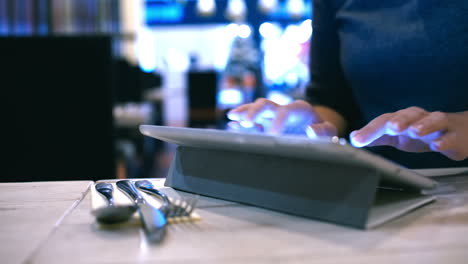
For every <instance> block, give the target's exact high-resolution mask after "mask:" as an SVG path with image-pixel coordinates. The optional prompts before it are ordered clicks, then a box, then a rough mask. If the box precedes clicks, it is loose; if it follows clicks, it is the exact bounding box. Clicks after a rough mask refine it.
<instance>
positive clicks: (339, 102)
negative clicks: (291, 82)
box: [306, 0, 362, 130]
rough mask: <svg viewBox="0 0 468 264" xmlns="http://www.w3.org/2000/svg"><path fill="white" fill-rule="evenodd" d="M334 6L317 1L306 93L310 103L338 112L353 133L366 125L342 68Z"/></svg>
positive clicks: (330, 3) (322, 0)
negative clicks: (308, 81)
mask: <svg viewBox="0 0 468 264" xmlns="http://www.w3.org/2000/svg"><path fill="white" fill-rule="evenodd" d="M334 2H335V1H331V0H314V1H313V16H312V17H313V20H312V25H313V29H314V31H313V35H312V40H311V50H310V76H311V81H310V83H309V85H308V87H307V89H306V100H307V101H308V102H310V103H311V104H313V105H322V106H327V107H329V108H332V109H334V110H335V111H337V112H338V113H340V114H341V115H342V116H343V117H344V119H345V120H346V122H347V124H348V130H353V129H356V128H358V127H359V126H361V125H362V122H361V114H360V112H359V108H358V106H357V104H356V101H355V100H354V96H353V92H352V90H351V87H350V86H349V84H348V83H347V81H346V79H345V76H344V74H343V71H342V67H341V62H340V40H339V36H338V30H337V24H336V20H335V10H336V9H335V7H334V6H333V3H334Z"/></svg>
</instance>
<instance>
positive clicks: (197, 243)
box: [0, 175, 468, 264]
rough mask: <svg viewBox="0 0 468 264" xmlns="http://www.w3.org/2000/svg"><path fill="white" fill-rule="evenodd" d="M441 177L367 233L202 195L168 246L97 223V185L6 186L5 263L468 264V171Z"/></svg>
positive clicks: (0, 254) (1, 250) (1, 198)
mask: <svg viewBox="0 0 468 264" xmlns="http://www.w3.org/2000/svg"><path fill="white" fill-rule="evenodd" d="M440 181H441V182H442V184H441V185H442V187H443V188H441V191H440V193H439V194H437V196H438V200H437V202H435V203H432V204H430V205H428V206H425V207H423V208H420V209H418V210H416V211H414V212H412V213H410V214H407V215H405V216H403V217H401V218H399V219H397V220H395V221H392V222H390V223H387V224H385V225H383V226H380V227H378V228H376V229H373V230H368V231H361V230H356V229H351V228H347V227H341V226H337V225H334V224H329V223H324V222H319V221H315V220H310V219H305V218H301V217H295V216H290V215H286V214H282V213H277V212H273V211H269V210H265V209H261V208H256V207H250V206H246V205H241V204H236V203H231V202H227V201H222V200H217V199H212V198H207V197H202V198H201V200H200V203H199V208H198V209H197V212H198V213H199V214H200V215H201V217H202V220H201V221H199V222H194V223H186V224H177V225H171V226H169V233H168V237H167V239H166V240H165V241H164V243H163V244H162V245H148V244H146V243H145V242H144V241H145V240H144V239H142V238H143V234H142V232H141V230H140V228H139V226H137V225H126V226H124V227H123V228H119V229H113V230H112V229H104V228H102V227H100V226H99V225H97V224H96V223H95V220H94V218H93V216H92V215H91V214H90V207H91V202H90V195H89V188H90V186H91V184H92V183H91V182H53V183H2V184H0V217H1V220H0V221H1V222H0V223H1V227H0V228H1V231H0V243H1V247H0V260H1V261H0V262H1V263H23V262H24V263H140V262H143V263H156V262H157V263H391V264H395V263H424V264H429V263H444V264H445V263H468V175H466V176H458V177H445V178H441V179H440ZM447 186H448V187H450V186H452V187H454V188H446V187H447ZM182 195H185V196H190V194H182Z"/></svg>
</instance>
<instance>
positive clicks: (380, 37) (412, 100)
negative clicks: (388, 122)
mask: <svg viewBox="0 0 468 264" xmlns="http://www.w3.org/2000/svg"><path fill="white" fill-rule="evenodd" d="M313 2H314V11H313V28H314V33H313V37H312V44H311V83H310V85H309V87H308V89H307V98H308V100H309V101H310V102H311V103H315V104H321V105H325V106H329V107H331V108H334V109H335V110H337V111H338V112H339V113H341V114H342V115H343V116H344V117H345V118H346V120H347V121H348V123H349V124H350V130H353V129H358V128H360V127H362V126H363V125H365V124H367V123H368V122H369V121H371V120H372V119H373V118H375V117H377V116H379V115H381V114H384V113H389V112H395V111H398V110H401V109H404V108H407V107H409V106H419V107H422V108H424V109H426V110H427V111H443V112H458V111H467V110H468V1H467V0H443V1H441V0H382V1H373V0H314V1H313ZM465 143H467V142H465ZM370 149H371V150H372V151H375V152H377V153H379V154H381V155H383V156H385V157H387V158H389V159H392V160H394V161H396V162H398V163H400V164H402V165H404V166H407V167H410V168H421V167H450V166H468V159H467V160H465V161H462V162H455V161H452V160H450V159H448V158H446V157H445V156H443V155H441V154H439V153H419V154H416V153H406V152H402V151H398V150H395V149H393V148H390V147H377V148H370Z"/></svg>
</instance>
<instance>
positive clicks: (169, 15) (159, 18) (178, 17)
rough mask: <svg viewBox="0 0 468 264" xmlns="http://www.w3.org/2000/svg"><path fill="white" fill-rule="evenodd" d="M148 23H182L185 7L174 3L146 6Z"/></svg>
mask: <svg viewBox="0 0 468 264" xmlns="http://www.w3.org/2000/svg"><path fill="white" fill-rule="evenodd" d="M145 16H146V17H145V18H146V22H150V23H154V22H180V21H182V19H183V16H184V10H183V6H182V5H180V4H177V3H175V4H173V3H157V4H155V3H153V4H149V3H147V4H146V14H145Z"/></svg>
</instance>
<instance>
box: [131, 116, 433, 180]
mask: <svg viewBox="0 0 468 264" xmlns="http://www.w3.org/2000/svg"><path fill="white" fill-rule="evenodd" d="M140 132H141V133H142V134H143V135H146V136H149V137H153V138H156V139H159V140H162V141H165V142H170V143H174V144H177V145H179V146H189V147H197V148H206V149H220V150H230V151H241V152H248V153H258V154H267V155H276V156H283V157H294V158H300V159H307V160H321V161H327V162H330V163H333V164H352V165H356V166H361V167H368V168H373V169H375V170H376V171H378V172H379V173H381V174H382V176H383V179H384V180H385V181H388V182H392V183H397V184H400V185H403V186H408V187H412V188H416V189H432V188H434V187H436V185H437V182H436V181H434V180H432V179H430V178H428V177H425V176H423V175H420V174H418V173H416V172H414V171H412V170H409V169H406V168H404V167H401V166H399V165H398V164H396V163H394V162H392V161H389V160H387V159H385V158H382V157H380V156H377V155H375V154H373V153H371V152H369V151H367V150H365V149H361V148H356V147H353V146H352V145H350V144H349V143H348V142H347V141H346V140H345V139H339V138H337V137H320V138H317V139H310V138H308V137H306V136H302V135H270V134H263V133H246V132H237V131H226V130H219V129H205V128H186V127H170V126H154V125H140Z"/></svg>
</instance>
